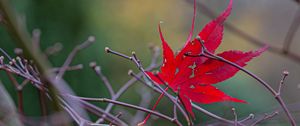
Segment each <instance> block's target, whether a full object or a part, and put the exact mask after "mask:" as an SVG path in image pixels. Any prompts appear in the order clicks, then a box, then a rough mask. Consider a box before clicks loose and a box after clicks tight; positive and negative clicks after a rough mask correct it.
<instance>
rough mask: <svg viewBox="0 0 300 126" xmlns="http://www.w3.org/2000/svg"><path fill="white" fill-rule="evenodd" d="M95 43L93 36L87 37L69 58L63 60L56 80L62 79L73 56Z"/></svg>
mask: <svg viewBox="0 0 300 126" xmlns="http://www.w3.org/2000/svg"><path fill="white" fill-rule="evenodd" d="M94 42H95V37H94V36H90V37H88V39H87V40H86V41H85V42H83V43H82V44H80V45H77V46H76V47H75V48H74V49H73V50H72V52H71V53H70V54H69V56H68V57H67V59H66V60H65V62H64V64H63V65H62V67H61V69H60V70H59V72H58V74H57V75H56V78H62V77H63V75H64V74H65V72H66V70H67V68H68V67H69V66H70V64H71V62H72V60H73V59H74V57H75V55H76V54H77V53H78V52H79V51H80V50H82V49H84V48H87V47H88V46H90V45H91V44H92V43H94Z"/></svg>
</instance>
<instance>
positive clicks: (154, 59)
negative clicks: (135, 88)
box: [96, 47, 159, 123]
mask: <svg viewBox="0 0 300 126" xmlns="http://www.w3.org/2000/svg"><path fill="white" fill-rule="evenodd" d="M106 49H107V48H106ZM106 49H105V51H106V52H107V51H109V50H106ZM150 50H151V51H152V59H151V64H150V65H149V66H148V68H147V69H146V70H152V69H154V68H156V67H158V65H157V59H158V56H159V48H156V47H152V48H150ZM137 76H138V77H141V76H142V72H140V73H138V74H137ZM136 81H137V78H131V79H130V80H129V81H127V82H126V83H125V84H124V85H123V86H122V87H121V88H120V89H119V90H118V92H117V93H116V94H115V95H114V96H112V100H117V99H118V98H119V97H120V96H121V95H122V94H123V93H124V92H125V91H126V90H127V89H128V88H129V87H131V86H132V85H133V84H134V83H135V82H136ZM113 106H114V104H112V103H109V104H108V105H107V107H106V109H105V112H106V113H109V111H110V110H111V109H112V107H113ZM105 116H106V115H105V114H103V115H102V117H101V118H99V119H98V120H97V121H96V123H101V122H103V121H104V119H103V118H104V117H105Z"/></svg>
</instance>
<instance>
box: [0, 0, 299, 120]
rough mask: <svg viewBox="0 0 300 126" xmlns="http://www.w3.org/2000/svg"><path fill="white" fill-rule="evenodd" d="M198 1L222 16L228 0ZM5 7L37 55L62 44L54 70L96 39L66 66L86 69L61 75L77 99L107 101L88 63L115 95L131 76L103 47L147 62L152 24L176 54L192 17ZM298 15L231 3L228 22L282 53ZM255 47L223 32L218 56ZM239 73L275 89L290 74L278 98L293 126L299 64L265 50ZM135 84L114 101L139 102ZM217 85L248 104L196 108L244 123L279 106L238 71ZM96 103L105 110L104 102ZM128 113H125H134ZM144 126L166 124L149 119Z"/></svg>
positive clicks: (94, 5)
mask: <svg viewBox="0 0 300 126" xmlns="http://www.w3.org/2000/svg"><path fill="white" fill-rule="evenodd" d="M197 1H198V2H201V3H204V4H205V5H207V6H208V7H209V8H210V9H211V10H213V11H214V12H216V13H220V12H222V11H223V10H224V8H225V7H226V5H227V2H228V1H225V0H224V1H220V0H197ZM11 3H12V5H13V6H14V8H15V9H16V10H17V12H18V13H19V14H20V15H21V18H22V19H23V20H26V25H27V28H28V32H30V33H31V32H32V30H33V29H36V28H38V29H40V30H41V32H42V36H41V47H42V50H45V49H46V48H47V47H48V46H50V45H53V44H54V43H56V42H61V43H62V44H63V50H62V51H61V52H60V53H58V54H57V55H55V56H51V57H50V61H51V63H52V65H53V66H55V67H59V66H61V65H62V64H63V62H64V60H65V59H66V57H67V55H68V54H69V52H70V51H71V50H72V49H73V47H75V46H76V45H77V44H79V43H82V42H83V41H85V40H86V39H87V38H88V36H90V35H93V36H95V37H96V43H94V44H93V45H92V46H91V47H89V48H88V49H85V50H83V51H81V52H80V53H79V54H78V55H77V56H76V58H75V59H74V62H72V64H73V65H76V64H83V65H84V67H85V68H84V69H83V70H78V71H73V72H67V73H66V76H65V79H66V80H67V82H68V83H69V84H70V86H71V87H72V88H73V90H74V91H75V92H76V93H77V94H78V95H79V96H88V97H109V95H108V92H107V90H106V88H105V86H104V85H103V83H102V82H101V80H100V79H99V78H98V77H97V76H96V75H95V74H94V72H93V71H92V69H90V68H89V67H88V64H89V62H91V61H96V62H97V63H98V64H99V65H100V66H101V68H102V70H103V73H104V74H105V75H106V76H107V77H108V79H109V80H110V82H111V83H112V84H113V88H114V89H115V90H117V89H119V88H120V87H121V86H122V85H123V84H124V83H125V82H126V81H127V80H129V79H130V77H129V76H128V75H127V71H128V70H129V69H133V70H135V72H137V70H136V68H135V66H134V64H133V63H131V62H129V61H126V60H124V59H122V58H119V57H116V56H112V55H107V54H105V52H104V47H106V46H108V47H110V48H112V49H114V50H118V51H120V52H124V53H125V54H130V53H131V51H135V52H136V54H137V55H138V56H139V57H140V58H141V59H142V63H143V64H144V66H147V65H148V64H149V63H150V56H151V55H150V51H148V50H149V49H148V45H149V43H153V44H155V45H158V46H159V45H160V40H159V35H158V32H157V24H158V23H159V22H160V21H163V22H164V23H163V25H162V28H163V32H164V35H165V38H166V39H167V41H168V42H169V44H170V46H171V47H172V48H173V49H180V48H181V47H182V46H183V43H184V41H185V40H186V38H187V35H188V32H189V29H190V25H191V19H192V15H193V8H192V7H193V6H192V5H191V4H190V3H188V2H186V1H185V0H164V1H161V0H64V1H61V0H51V1H50V0H48V1H41V0H11ZM297 9H299V4H297V3H296V2H294V1H292V0H286V1H282V0H264V1H261V0H251V1H250V0H234V5H233V10H232V14H231V16H230V18H229V19H228V20H227V22H230V23H231V24H233V25H234V26H235V27H237V28H239V29H241V30H242V31H243V32H245V33H247V34H250V35H252V36H254V37H255V38H258V39H260V40H262V41H264V42H266V43H267V44H269V45H272V46H277V47H281V46H282V44H283V41H284V38H285V35H286V34H287V31H288V28H289V26H290V24H291V22H292V20H293V18H294V15H295V14H296V11H297ZM209 20H211V19H209V18H207V17H206V16H204V14H203V13H199V11H198V13H197V19H196V27H195V33H194V36H195V35H196V34H197V33H198V32H199V31H200V30H201V28H202V27H203V26H204V25H205V24H206V23H207V22H209ZM0 38H1V39H0V47H1V48H3V49H5V50H6V51H7V52H8V53H9V54H10V55H12V56H13V55H14V54H13V49H14V48H15V47H16V46H15V45H14V44H13V42H12V41H13V39H12V37H11V36H10V35H9V34H8V33H7V31H6V29H5V27H3V26H1V27H0ZM299 41H300V30H298V32H297V33H296V35H295V37H294V39H293V43H292V48H291V50H292V52H294V53H297V54H299V55H300V50H299V47H300V42H299ZM257 48H258V47H256V46H254V45H253V44H251V43H249V42H248V41H246V40H245V39H243V38H241V37H239V36H236V35H235V34H233V33H232V32H230V31H229V30H227V29H226V28H225V32H224V39H223V43H222V45H221V46H220V47H219V50H218V52H222V51H224V50H231V49H238V50H244V51H246V50H253V49H257ZM246 68H247V69H249V70H251V71H253V72H254V73H256V74H257V75H258V76H260V77H261V78H263V79H264V80H266V81H267V82H269V83H271V84H272V86H273V87H274V88H275V89H277V86H278V84H279V81H280V79H281V73H282V71H283V70H288V71H289V72H290V75H289V76H288V78H287V80H286V83H285V86H284V88H283V94H282V96H283V98H284V100H285V101H286V103H287V104H289V105H291V106H292V107H291V110H292V113H293V115H294V116H295V117H296V120H297V121H298V122H299V121H300V114H299V111H300V98H299V95H300V93H299V91H300V79H299V75H300V63H299V62H295V61H292V60H290V59H288V58H285V57H284V56H279V55H276V54H273V53H269V52H266V53H264V54H263V55H262V56H260V57H258V58H255V59H254V60H253V61H252V62H250V63H249V65H248V66H247V67H246ZM0 79H1V80H2V81H3V82H4V84H5V87H6V88H7V90H8V91H9V92H10V94H11V95H12V97H13V98H16V92H15V90H14V88H13V87H12V85H11V84H10V82H9V81H8V79H7V76H6V75H5V73H4V72H3V71H1V72H0ZM141 85H142V84H140V83H137V84H136V85H135V86H134V87H133V88H131V89H130V90H129V91H128V92H127V93H125V94H124V95H123V96H122V97H121V99H120V101H124V102H128V103H132V104H139V100H140V97H139V95H137V94H138V93H137V90H140V89H141V88H142V87H143V86H141ZM217 86H218V87H219V88H221V89H222V90H223V91H224V92H226V93H228V94H230V95H231V96H234V97H237V98H240V99H244V100H246V101H247V102H249V104H236V103H218V104H211V105H200V106H202V107H204V108H207V109H208V110H209V111H211V112H213V113H215V114H217V115H220V116H224V117H226V118H229V119H232V118H233V115H232V113H231V109H230V108H231V107H235V108H236V110H237V113H238V116H239V117H246V116H248V115H249V114H250V113H253V114H255V115H256V114H257V115H263V114H264V113H269V112H271V111H273V110H275V109H276V108H277V107H278V104H277V102H276V101H275V100H274V98H273V97H272V96H271V95H270V93H269V92H266V91H265V90H264V88H263V87H262V86H261V85H260V84H258V82H256V81H255V80H254V79H252V78H250V77H248V76H247V75H246V74H244V73H242V72H240V73H238V74H237V76H235V77H233V78H232V79H230V80H228V81H225V82H223V83H220V84H218V85H217ZM147 90H148V89H147ZM149 91H150V90H149ZM24 92H25V96H24V97H25V103H24V104H25V113H26V115H28V116H38V115H39V114H40V111H39V109H36V108H39V105H38V98H37V95H38V92H37V90H36V89H34V88H33V87H32V86H26V88H25V89H24ZM150 93H152V94H153V97H154V99H156V98H157V96H158V95H157V94H155V93H154V92H151V91H150ZM154 101H155V100H154ZM154 101H151V102H152V103H153V102H154ZM97 105H100V106H101V107H104V106H105V105H106V104H102V103H101V104H97ZM165 106H172V105H171V104H170V103H169V101H167V100H164V102H162V103H160V106H159V108H158V109H157V111H161V112H163V113H171V111H172V109H171V107H168V108H170V109H166V107H165ZM121 108H122V107H121ZM123 109H125V108H123ZM126 110H127V109H126ZM128 111H129V112H131V113H132V114H134V112H135V111H131V110H128ZM115 113H118V111H115ZM195 113H197V116H196V117H197V120H196V121H195V122H197V123H203V124H207V123H210V122H214V121H215V120H212V119H211V118H208V117H206V116H205V115H203V114H202V113H200V112H196V111H195ZM123 116H126V115H123ZM121 118H122V117H121ZM286 121H287V120H286V117H285V116H284V114H282V113H281V114H280V115H279V116H277V117H275V118H274V120H272V121H266V123H264V124H270V125H275V124H280V125H283V124H285V122H286ZM151 124H152V125H154V124H155V125H166V124H169V123H168V122H164V121H161V120H159V121H158V120H155V119H154V120H152V123H151Z"/></svg>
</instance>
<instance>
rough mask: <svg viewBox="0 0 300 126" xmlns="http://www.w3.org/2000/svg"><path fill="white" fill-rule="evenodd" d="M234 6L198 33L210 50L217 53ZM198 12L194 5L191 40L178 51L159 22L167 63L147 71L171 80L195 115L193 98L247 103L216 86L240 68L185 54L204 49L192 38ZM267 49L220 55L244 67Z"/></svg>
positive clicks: (164, 80) (160, 79) (160, 81)
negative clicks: (226, 21) (163, 31)
mask: <svg viewBox="0 0 300 126" xmlns="http://www.w3.org/2000/svg"><path fill="white" fill-rule="evenodd" d="M194 4H195V3H194ZM231 9H232V0H230V2H229V4H228V7H227V9H226V10H225V11H224V12H223V13H222V14H220V15H219V16H218V17H217V18H216V19H214V20H212V21H210V22H209V23H208V24H207V25H206V26H205V27H204V28H203V30H202V31H201V32H200V33H199V34H198V36H199V37H200V38H201V39H202V40H203V42H204V43H203V45H204V46H205V48H206V49H207V51H209V52H210V53H212V54H214V52H215V50H216V49H217V47H218V46H219V45H220V44H221V41H222V37H223V29H224V25H223V24H224V21H225V20H226V18H227V17H228V16H229V15H230V12H231ZM195 15H196V10H195V5H194V17H193V22H192V29H191V31H190V34H189V37H188V39H187V42H186V43H185V45H184V47H183V48H182V49H181V51H180V52H179V53H178V54H177V55H175V54H174V52H173V50H172V49H171V48H170V47H169V45H168V44H167V42H166V41H165V39H164V37H163V35H162V32H161V28H160V26H159V33H160V38H161V41H162V48H163V64H162V66H161V68H160V72H159V73H158V74H157V75H154V74H153V73H152V72H147V74H148V75H149V77H150V78H151V79H152V80H153V81H155V82H156V83H158V84H167V85H168V87H170V88H171V89H172V90H173V91H174V92H177V93H178V95H179V98H180V101H181V103H182V104H183V105H184V107H185V108H186V110H187V111H188V112H189V113H190V114H191V115H192V116H193V117H194V113H193V111H192V105H191V101H193V102H196V103H202V104H209V103H215V102H223V101H231V102H241V103H245V101H244V100H239V99H237V98H233V97H231V96H229V95H227V94H225V93H224V92H222V91H221V90H219V89H217V88H216V87H214V86H212V84H216V83H219V82H222V81H224V80H227V79H229V78H231V77H233V76H234V75H235V74H236V73H237V72H238V71H239V69H237V68H235V67H233V66H231V65H229V64H226V63H224V62H222V61H218V60H215V59H211V58H206V57H187V56H185V54H186V53H190V54H200V53H201V52H202V45H201V43H200V42H199V40H198V39H194V40H192V41H191V36H192V33H193V28H194V20H195ZM265 50H266V48H265V47H264V48H261V49H258V50H256V51H249V52H242V51H236V50H230V51H225V52H223V53H220V54H217V55H218V56H220V57H222V58H224V59H226V60H228V61H231V62H233V63H235V64H237V65H239V66H242V67H243V66H245V65H246V62H248V61H250V60H251V59H252V58H253V57H256V56H258V55H260V54H261V53H262V52H264V51H265Z"/></svg>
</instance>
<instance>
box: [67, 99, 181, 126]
mask: <svg viewBox="0 0 300 126" xmlns="http://www.w3.org/2000/svg"><path fill="white" fill-rule="evenodd" d="M72 97H75V98H79V99H81V100H85V101H98V102H108V103H113V104H117V105H121V106H124V107H128V108H132V109H136V110H140V111H144V112H147V113H151V114H153V115H156V116H158V117H160V118H162V119H165V120H168V121H170V122H173V123H176V122H175V121H174V120H173V118H171V117H169V116H166V115H164V114H162V113H159V112H156V111H152V110H149V109H146V108H143V107H139V106H135V105H132V104H127V103H124V102H119V101H115V100H111V99H107V98H85V97H78V96H72ZM176 125H179V126H181V125H182V124H180V123H176Z"/></svg>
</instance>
